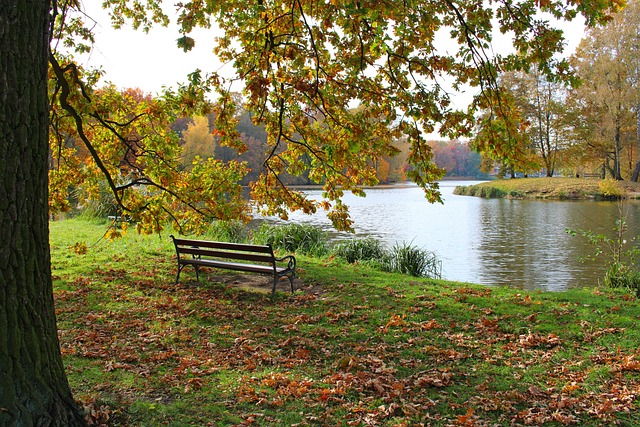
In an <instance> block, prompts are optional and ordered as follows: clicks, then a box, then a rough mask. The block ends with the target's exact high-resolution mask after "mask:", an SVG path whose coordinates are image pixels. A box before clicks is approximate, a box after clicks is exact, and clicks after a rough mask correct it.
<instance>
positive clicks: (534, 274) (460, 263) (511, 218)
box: [291, 181, 640, 291]
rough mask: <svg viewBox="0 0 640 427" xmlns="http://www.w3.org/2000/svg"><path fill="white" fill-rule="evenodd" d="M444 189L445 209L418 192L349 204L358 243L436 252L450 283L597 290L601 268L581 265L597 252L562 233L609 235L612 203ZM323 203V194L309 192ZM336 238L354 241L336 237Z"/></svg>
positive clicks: (449, 185) (374, 195)
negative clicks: (363, 239) (367, 239)
mask: <svg viewBox="0 0 640 427" xmlns="http://www.w3.org/2000/svg"><path fill="white" fill-rule="evenodd" d="M468 184H473V183H471V182H461V181H444V182H443V183H441V189H442V193H443V198H444V200H445V203H444V205H440V204H436V205H431V204H429V203H428V202H427V201H426V200H425V199H424V197H423V196H422V191H421V190H420V189H419V188H418V187H416V186H397V187H392V188H379V189H372V190H368V191H367V197H364V198H361V197H355V196H353V195H351V194H349V195H347V196H346V197H345V199H344V200H345V202H346V203H347V204H348V205H349V207H350V212H351V215H352V218H353V219H354V221H355V229H356V235H357V236H367V235H368V236H375V237H377V238H379V239H382V240H384V241H385V242H387V243H388V244H389V245H393V244H394V243H396V242H403V241H406V242H413V244H414V245H416V246H420V247H423V248H425V249H427V250H430V251H433V252H435V253H436V254H437V255H438V256H439V258H440V259H441V260H442V263H443V275H444V277H445V278H446V279H449V280H458V281H464V282H473V283H482V284H487V285H495V284H501V285H509V286H512V287H515V288H521V289H544V290H552V291H562V290H565V289H567V288H572V287H578V288H580V287H585V286H596V285H597V284H598V283H597V280H598V278H599V277H601V275H602V271H601V266H599V265H598V264H596V263H593V262H587V263H582V262H580V261H579V260H580V258H581V257H584V256H586V255H589V254H592V253H593V247H591V246H590V245H589V244H588V242H587V241H586V240H585V239H584V238H583V237H580V236H570V235H568V234H567V233H566V232H565V230H566V229H567V228H569V229H573V230H593V231H595V232H598V233H610V232H611V229H612V228H613V226H614V223H615V220H616V218H618V217H619V209H618V205H617V204H616V203H615V202H594V201H571V202H569V201H529V200H506V199H481V198H477V197H468V196H456V195H454V194H453V188H454V187H455V186H456V185H468ZM306 193H307V194H308V195H309V196H310V197H311V198H316V199H319V198H321V192H320V191H306ZM625 209H626V210H627V218H626V220H627V223H628V225H629V232H628V234H627V239H630V238H631V237H632V236H633V235H638V233H639V231H640V203H638V202H629V203H627V204H626V205H625ZM291 219H292V220H294V221H297V222H305V223H312V224H316V225H320V226H322V227H326V228H327V229H330V228H331V226H330V222H329V221H328V219H327V218H326V216H325V215H324V214H323V213H322V214H316V215H313V216H308V215H304V214H300V213H295V214H294V215H292V217H291ZM335 237H336V238H343V237H351V235H348V234H336V235H335Z"/></svg>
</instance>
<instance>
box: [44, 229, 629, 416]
mask: <svg viewBox="0 0 640 427" xmlns="http://www.w3.org/2000/svg"><path fill="white" fill-rule="evenodd" d="M104 231H105V225H103V224H100V223H92V222H85V221H80V220H67V221H61V222H53V223H52V224H51V243H52V248H53V251H52V263H53V274H54V277H55V278H56V279H55V283H54V286H55V289H54V295H55V299H56V307H57V315H58V326H59V331H60V341H61V347H62V352H63V356H64V362H65V364H66V367H67V372H68V376H69V381H70V384H71V386H72V388H73V390H74V394H75V396H76V398H77V399H78V400H79V401H80V402H82V403H83V405H85V406H86V407H87V408H90V409H91V410H92V414H93V420H94V422H95V423H101V422H103V423H106V424H108V425H114V426H132V425H133V426H163V425H171V426H206V425H213V426H235V425H255V426H291V425H301V426H351V425H353V426H373V425H376V426H418V425H430V426H449V425H451V426H463V425H466V426H473V425H478V426H484V425H492V426H493V425H498V426H503V425H504V426H511V425H550V426H560V425H570V424H575V425H581V426H605V425H612V424H614V423H619V425H637V424H638V423H640V415H639V411H638V409H639V408H638V401H637V399H636V396H637V395H638V394H640V351H639V349H638V342H640V327H639V326H638V319H640V306H639V304H638V301H637V300H636V299H635V298H633V297H632V296H630V295H628V294H627V293H624V292H616V291H613V290H612V291H606V292H605V291H600V290H593V289H585V290H572V291H568V292H564V293H546V292H525V291H520V290H511V289H507V288H497V287H496V288H488V287H481V286H477V285H471V284H462V283H451V282H446V281H440V280H429V279H419V278H414V277H410V276H405V275H400V274H393V273H385V272H381V271H379V270H375V269H372V268H369V267H367V266H366V265H362V264H355V265H350V264H345V263H344V262H339V261H338V260H333V259H326V258H325V259H314V258H310V257H306V256H303V255H299V254H298V255H297V258H298V266H299V268H300V277H301V281H302V283H303V285H302V288H303V290H302V291H299V292H297V293H296V294H295V295H291V294H290V293H285V292H278V293H277V296H276V300H275V302H271V301H270V299H269V289H267V290H265V291H259V290H240V289H238V288H235V287H232V286H230V285H225V284H223V282H224V281H223V280H222V279H224V278H225V277H226V275H228V274H232V273H228V272H218V271H213V270H208V271H206V272H205V273H204V274H203V275H202V276H201V282H200V283H196V282H193V281H185V282H184V283H181V284H178V285H174V284H173V282H174V277H175V270H176V263H175V259H174V249H173V246H172V243H171V241H170V239H169V237H168V235H169V234H170V233H168V232H167V233H166V235H163V236H138V235H136V234H134V233H127V234H126V235H125V236H124V237H123V238H121V239H118V240H115V241H110V240H106V239H101V236H102V234H103V233H104ZM83 244H84V245H86V252H84V253H82V252H83V251H82V250H80V251H77V252H76V249H77V248H79V247H84V245H83ZM187 277H188V278H189V279H188V280H191V279H192V277H191V276H190V275H187ZM266 280H269V279H266ZM283 289H284V287H283ZM311 289H313V290H318V289H320V290H321V292H320V293H311V292H310V290H311Z"/></svg>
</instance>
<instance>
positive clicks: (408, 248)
mask: <svg viewBox="0 0 640 427" xmlns="http://www.w3.org/2000/svg"><path fill="white" fill-rule="evenodd" d="M384 265H385V267H386V270H387V271H392V272H397V273H402V274H409V275H411V276H415V277H430V278H433V279H440V278H442V261H440V260H439V259H438V257H437V256H436V255H435V254H434V253H433V252H429V251H427V250H425V249H422V248H418V247H416V246H413V245H412V244H410V243H406V242H403V243H396V244H395V245H394V246H393V247H392V248H391V250H390V251H389V252H388V253H387V257H386V258H385V263H384Z"/></svg>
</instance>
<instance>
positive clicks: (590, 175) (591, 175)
mask: <svg viewBox="0 0 640 427" xmlns="http://www.w3.org/2000/svg"><path fill="white" fill-rule="evenodd" d="M582 176H583V177H584V178H585V179H589V178H596V179H600V178H601V174H599V173H583V174H582Z"/></svg>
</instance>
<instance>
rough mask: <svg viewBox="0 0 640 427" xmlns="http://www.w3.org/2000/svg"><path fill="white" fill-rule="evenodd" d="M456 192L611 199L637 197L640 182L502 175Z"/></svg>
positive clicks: (530, 196) (518, 196)
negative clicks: (517, 177)
mask: <svg viewBox="0 0 640 427" xmlns="http://www.w3.org/2000/svg"><path fill="white" fill-rule="evenodd" d="M454 193H455V194H460V195H467V196H479V197H511V198H521V199H611V198H621V197H630V198H637V197H638V195H639V194H640V184H639V183H637V182H630V181H612V180H600V179H584V178H521V179H502V180H495V181H489V182H483V183H480V184H476V185H470V186H461V187H456V189H455V191H454Z"/></svg>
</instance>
